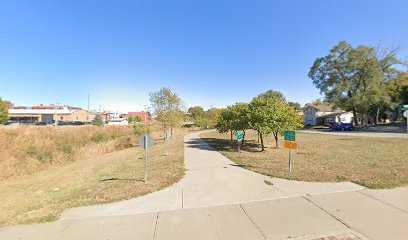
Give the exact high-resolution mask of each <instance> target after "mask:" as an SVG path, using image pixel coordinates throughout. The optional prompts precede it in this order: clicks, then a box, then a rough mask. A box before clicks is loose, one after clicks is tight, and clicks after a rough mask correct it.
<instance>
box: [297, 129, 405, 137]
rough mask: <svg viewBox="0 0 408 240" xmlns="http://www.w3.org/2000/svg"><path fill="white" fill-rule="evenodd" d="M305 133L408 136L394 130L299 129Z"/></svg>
mask: <svg viewBox="0 0 408 240" xmlns="http://www.w3.org/2000/svg"><path fill="white" fill-rule="evenodd" d="M299 131H300V132H305V133H319V134H330V135H340V136H354V137H380V138H408V134H407V133H393V132H374V131H372V132H371V131H345V132H343V131H330V130H328V129H314V130H299Z"/></svg>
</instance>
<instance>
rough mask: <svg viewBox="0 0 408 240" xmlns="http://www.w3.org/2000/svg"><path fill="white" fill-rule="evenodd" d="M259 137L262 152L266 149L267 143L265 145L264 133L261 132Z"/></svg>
mask: <svg viewBox="0 0 408 240" xmlns="http://www.w3.org/2000/svg"><path fill="white" fill-rule="evenodd" d="M259 138H260V139H261V148H262V152H263V151H264V150H265V145H264V141H263V134H262V133H259Z"/></svg>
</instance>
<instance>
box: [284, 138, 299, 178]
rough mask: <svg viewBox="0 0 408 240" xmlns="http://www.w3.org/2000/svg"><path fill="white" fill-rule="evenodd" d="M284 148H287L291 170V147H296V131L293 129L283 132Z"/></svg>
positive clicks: (290, 170) (290, 169) (290, 168)
mask: <svg viewBox="0 0 408 240" xmlns="http://www.w3.org/2000/svg"><path fill="white" fill-rule="evenodd" d="M283 136H284V140H285V144H284V147H285V148H289V172H292V148H293V149H296V147H297V144H296V132H295V131H285V132H284V134H283Z"/></svg>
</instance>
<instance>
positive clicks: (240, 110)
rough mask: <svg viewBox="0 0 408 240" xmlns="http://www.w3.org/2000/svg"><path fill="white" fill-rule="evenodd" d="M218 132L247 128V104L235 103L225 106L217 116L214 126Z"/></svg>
mask: <svg viewBox="0 0 408 240" xmlns="http://www.w3.org/2000/svg"><path fill="white" fill-rule="evenodd" d="M215 127H216V128H217V130H218V132H220V133H227V132H229V131H230V132H231V140H232V134H233V132H236V131H245V130H246V129H249V120H248V104H247V103H236V104H234V105H232V106H229V107H227V108H226V109H225V110H224V111H223V112H222V113H221V115H220V117H219V118H218V121H217V124H216V126H215Z"/></svg>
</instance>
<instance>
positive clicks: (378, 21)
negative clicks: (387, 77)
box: [0, 0, 408, 112]
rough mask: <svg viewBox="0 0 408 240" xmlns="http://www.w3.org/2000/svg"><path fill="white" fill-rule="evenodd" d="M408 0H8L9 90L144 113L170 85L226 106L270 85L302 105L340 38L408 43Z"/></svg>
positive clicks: (4, 30) (5, 94) (202, 101)
mask: <svg viewBox="0 0 408 240" xmlns="http://www.w3.org/2000/svg"><path fill="white" fill-rule="evenodd" d="M407 9H408V1H404V0H401V1H388V0H387V1H385V0H384V1H373V0H367V1H364V0H342V1H340V0H338V1H334V0H333V1H329V0H320V1H318V0H315V1H301V0H299V1H283V0H282V1H272V0H265V1H249V0H248V1H239V0H234V1H220V0H218V1H216V0H214V1H187V0H186V1H177V0H175V1H170V0H161V1H159V0H155V1H136V0H134V1H101V0H95V1H72V0H70V1H53V0H50V1H41V0H38V1H31V0H30V1H21V0H16V1H0V97H2V98H4V99H8V100H11V101H13V102H14V103H15V104H17V105H37V104H40V103H42V104H49V103H53V102H54V99H55V96H57V97H58V102H59V103H60V104H69V105H73V106H81V107H86V106H87V95H88V93H89V94H90V96H91V108H92V109H98V108H99V106H100V105H101V106H102V109H110V110H113V111H117V110H119V111H122V112H125V111H129V110H143V109H144V106H145V105H148V104H149V97H148V95H149V92H152V91H155V90H158V89H160V88H161V87H170V88H171V89H172V90H173V91H174V92H176V93H178V94H179V95H180V97H181V98H182V99H183V100H184V101H185V103H186V105H187V106H195V105H201V106H203V107H205V108H208V107H210V106H216V107H225V106H226V105H231V104H233V103H235V102H240V101H245V102H248V101H250V100H251V99H252V97H254V96H256V95H258V94H259V93H261V92H264V91H266V90H268V89H274V90H278V91H281V92H283V93H284V94H285V96H286V97H287V98H288V99H289V100H291V101H297V102H300V103H302V104H304V103H306V102H309V101H311V100H313V99H316V98H319V97H320V95H319V91H318V90H317V89H316V88H315V87H314V86H313V84H312V82H311V80H310V79H309V78H308V77H307V73H308V71H309V68H310V67H311V65H312V63H313V61H314V59H315V58H316V57H319V56H323V55H325V54H327V52H328V50H329V49H330V48H331V47H332V46H333V45H335V44H337V43H338V42H339V41H340V40H346V41H348V42H350V43H351V44H353V45H355V46H356V45H359V44H365V45H373V46H378V45H381V46H383V47H396V46H398V47H400V49H401V52H400V57H402V58H407V56H408V51H407V49H408V42H407V41H408V14H407V11H406V10H407Z"/></svg>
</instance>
